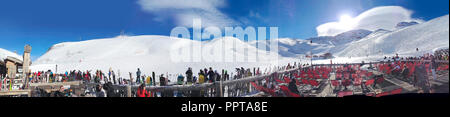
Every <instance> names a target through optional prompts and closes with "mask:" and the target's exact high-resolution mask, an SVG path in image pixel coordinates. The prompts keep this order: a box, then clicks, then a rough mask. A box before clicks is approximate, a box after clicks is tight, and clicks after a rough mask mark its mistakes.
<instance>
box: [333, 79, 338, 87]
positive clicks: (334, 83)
mask: <svg viewBox="0 0 450 117" xmlns="http://www.w3.org/2000/svg"><path fill="white" fill-rule="evenodd" d="M339 84H340V83H339V81H338V80H331V85H333V86H334V87H337V86H339Z"/></svg>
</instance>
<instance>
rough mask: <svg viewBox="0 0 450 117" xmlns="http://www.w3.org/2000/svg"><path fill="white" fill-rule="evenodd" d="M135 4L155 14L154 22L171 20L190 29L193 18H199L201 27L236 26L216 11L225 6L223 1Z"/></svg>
mask: <svg viewBox="0 0 450 117" xmlns="http://www.w3.org/2000/svg"><path fill="white" fill-rule="evenodd" d="M137 3H138V4H139V5H140V6H141V7H142V9H143V10H144V11H146V12H149V13H152V14H155V15H156V16H157V17H156V18H155V21H167V19H168V18H173V20H174V21H175V24H176V25H178V26H185V27H192V21H193V19H194V18H201V20H202V27H208V26H218V27H224V26H233V25H236V24H238V23H237V22H236V21H235V20H233V19H231V18H230V17H228V16H227V15H226V14H224V13H222V12H221V11H220V10H219V9H218V8H222V7H225V6H226V3H225V1H224V0H139V1H138V2H137Z"/></svg>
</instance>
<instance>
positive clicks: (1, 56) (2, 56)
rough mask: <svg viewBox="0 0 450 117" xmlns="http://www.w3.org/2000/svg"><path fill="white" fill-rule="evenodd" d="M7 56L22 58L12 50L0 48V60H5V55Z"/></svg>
mask: <svg viewBox="0 0 450 117" xmlns="http://www.w3.org/2000/svg"><path fill="white" fill-rule="evenodd" d="M8 56H12V57H15V58H17V59H20V60H22V56H20V55H18V54H16V53H14V52H11V51H8V50H5V49H2V48H0V61H3V60H5V59H6V57H8Z"/></svg>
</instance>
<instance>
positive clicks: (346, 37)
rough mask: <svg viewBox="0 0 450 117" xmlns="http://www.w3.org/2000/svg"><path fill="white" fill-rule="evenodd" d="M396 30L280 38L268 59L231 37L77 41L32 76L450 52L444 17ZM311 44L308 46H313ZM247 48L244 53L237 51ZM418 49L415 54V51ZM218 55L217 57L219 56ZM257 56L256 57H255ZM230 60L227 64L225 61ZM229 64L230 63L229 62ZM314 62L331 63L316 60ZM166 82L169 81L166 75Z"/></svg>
mask: <svg viewBox="0 0 450 117" xmlns="http://www.w3.org/2000/svg"><path fill="white" fill-rule="evenodd" d="M399 25H400V26H401V27H399V28H397V29H395V30H392V31H390V30H385V29H378V30H374V31H372V30H363V29H359V30H352V31H348V32H344V33H341V34H338V35H336V36H323V37H314V38H309V39H304V40H303V39H291V38H280V39H274V40H270V41H269V42H270V43H277V44H278V51H277V52H276V53H273V52H272V54H271V55H267V54H264V53H266V51H265V50H264V49H262V48H257V47H260V46H266V48H268V47H269V45H268V43H267V42H261V41H252V42H243V41H241V40H239V39H236V38H232V37H225V38H219V39H213V40H210V41H194V40H189V39H181V38H171V37H167V36H119V37H115V38H107V39H94V40H88V41H81V42H66V43H60V44H56V45H54V46H52V47H51V48H50V50H49V51H48V52H47V53H46V54H44V55H43V56H41V57H40V58H39V59H37V60H36V61H34V62H33V65H32V66H31V70H32V71H46V70H52V71H55V70H56V65H58V71H57V72H58V73H63V72H65V71H68V70H83V71H85V70H92V71H95V70H97V69H99V70H102V71H108V70H109V68H112V69H113V70H114V71H115V72H116V73H117V72H118V71H119V70H120V74H121V76H122V77H124V78H129V76H128V73H129V72H131V73H132V74H133V76H135V72H136V70H137V68H140V69H141V70H142V72H143V74H147V75H148V74H151V72H152V71H155V72H156V73H157V74H158V75H160V74H167V73H169V74H172V75H174V76H173V78H175V77H176V76H175V74H173V73H185V71H186V70H187V68H188V67H192V68H193V71H194V73H198V72H199V70H200V69H204V68H209V67H213V68H214V69H216V68H217V69H219V70H218V72H221V69H225V70H227V71H229V72H234V71H235V68H238V67H244V68H252V67H260V68H261V70H262V71H264V69H265V68H267V70H273V69H272V68H273V66H278V65H286V64H287V63H293V62H299V61H300V62H302V63H309V62H310V61H309V59H307V58H305V57H304V56H305V55H307V54H309V53H310V52H312V53H313V54H315V55H320V54H324V53H332V54H333V56H334V57H335V58H334V59H333V63H352V62H361V61H366V62H368V61H374V60H377V59H380V58H383V57H384V56H388V55H389V56H390V55H394V54H396V53H398V54H400V55H403V56H417V55H422V54H424V53H430V52H432V51H433V50H436V49H437V48H448V47H449V41H448V38H449V27H448V26H449V19H448V15H446V16H442V17H439V18H436V19H433V20H430V21H428V22H424V23H420V24H414V25H409V24H404V23H401V22H400V23H399ZM311 41H312V43H311ZM191 45H194V46H197V45H202V47H201V48H200V49H196V50H195V51H196V52H199V51H200V52H202V53H201V55H199V56H195V55H194V57H197V58H193V57H192V58H190V59H192V60H193V59H199V58H201V61H194V62H192V61H191V62H182V61H174V60H173V58H184V57H187V58H189V56H175V57H174V56H173V52H174V51H175V50H181V52H180V53H187V51H189V47H191ZM243 48H248V53H245V52H242V51H238V50H242V49H243ZM416 48H419V52H416ZM217 53H219V54H217ZM256 54H257V55H256ZM226 55H235V56H236V57H243V56H246V55H247V56H250V57H251V58H250V59H251V60H253V61H256V62H236V61H235V60H234V58H227V57H225V56H226ZM227 61H228V62H227ZM230 61H231V62H230ZM314 63H330V60H315V61H314ZM169 77H170V76H169Z"/></svg>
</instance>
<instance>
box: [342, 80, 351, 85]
mask: <svg viewBox="0 0 450 117" xmlns="http://www.w3.org/2000/svg"><path fill="white" fill-rule="evenodd" d="M350 84H351V81H350V80H349V79H345V80H343V81H342V85H344V86H349V85H350Z"/></svg>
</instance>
